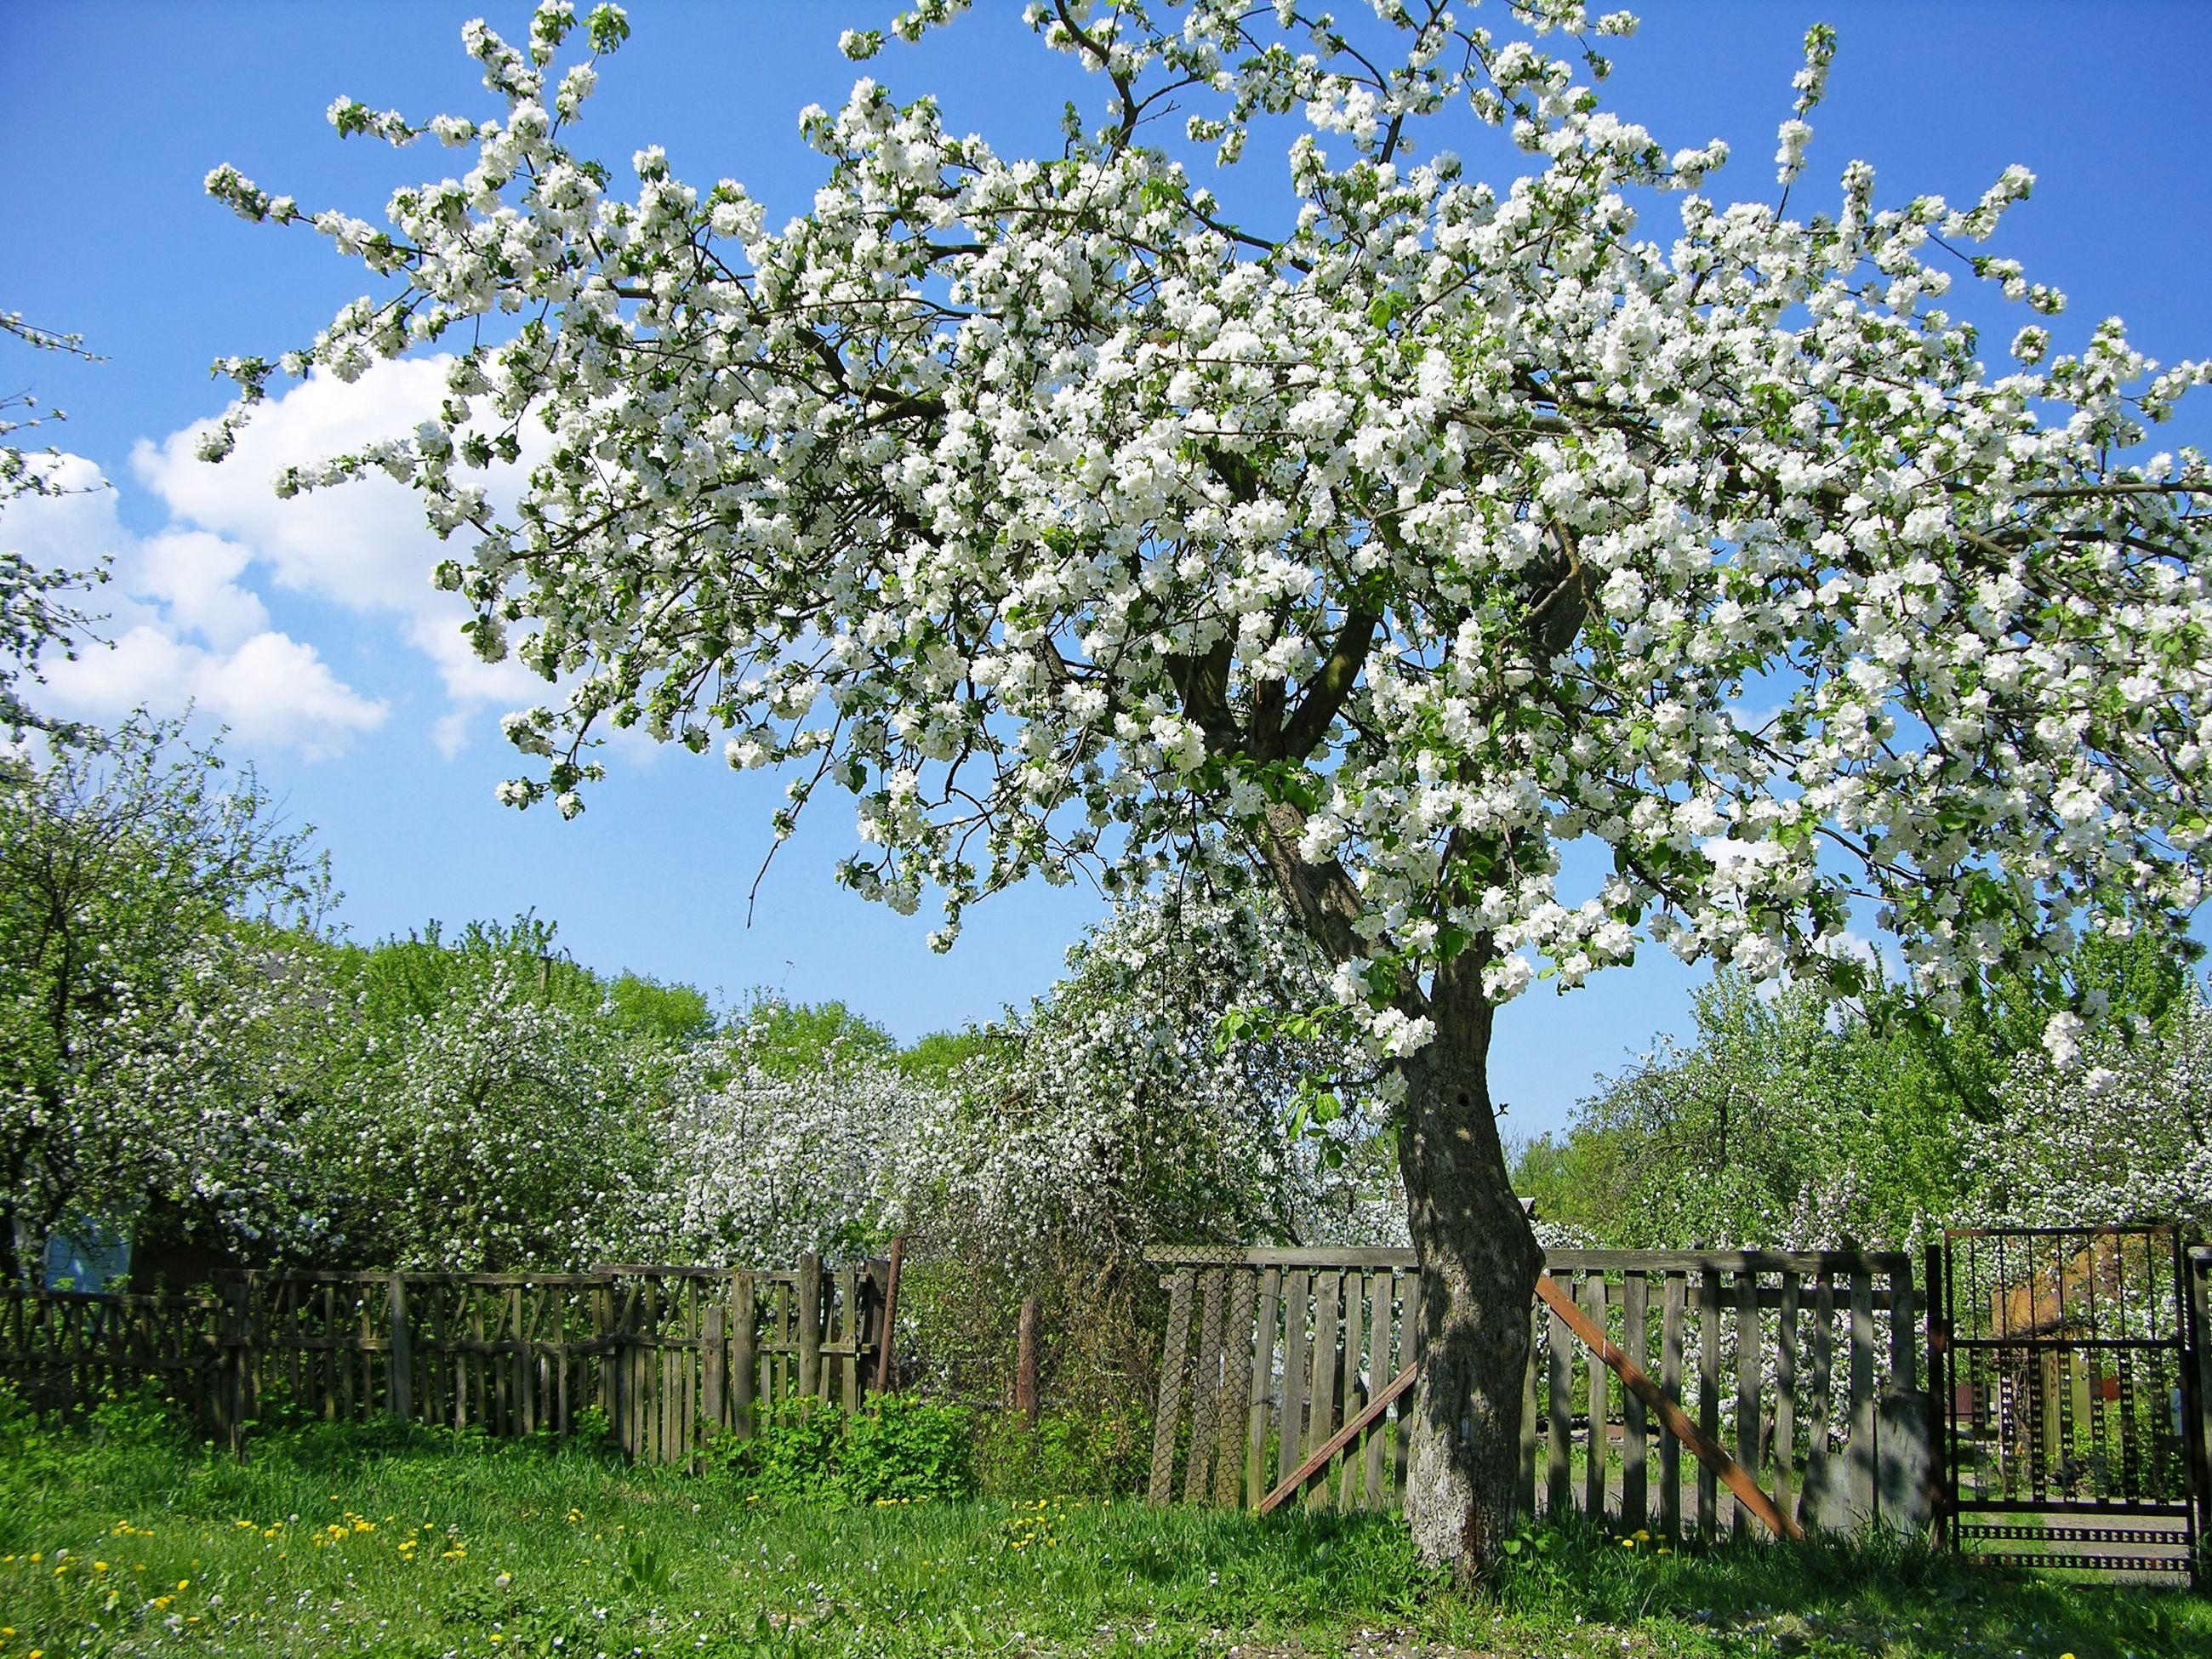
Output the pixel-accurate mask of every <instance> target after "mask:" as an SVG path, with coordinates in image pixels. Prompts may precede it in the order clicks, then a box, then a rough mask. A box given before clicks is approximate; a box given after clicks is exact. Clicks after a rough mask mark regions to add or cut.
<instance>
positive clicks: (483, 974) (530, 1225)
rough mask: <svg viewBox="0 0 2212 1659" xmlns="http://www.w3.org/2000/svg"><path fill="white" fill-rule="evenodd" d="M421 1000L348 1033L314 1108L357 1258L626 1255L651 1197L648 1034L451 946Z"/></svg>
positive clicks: (441, 1264)
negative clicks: (437, 979) (320, 1109)
mask: <svg viewBox="0 0 2212 1659" xmlns="http://www.w3.org/2000/svg"><path fill="white" fill-rule="evenodd" d="M459 966H460V971H459V973H458V974H457V975H455V976H453V978H451V979H450V980H448V981H447V983H446V984H445V986H444V987H443V994H442V996H441V1000H439V1002H438V1004H437V1006H435V1008H432V1009H430V1010H428V1011H427V1012H410V1013H407V1014H405V1015H404V1016H402V1017H400V1018H398V1019H397V1020H396V1021H394V1022H392V1023H389V1024H380V1025H378V1026H372V1027H370V1028H368V1030H367V1031H366V1032H365V1033H364V1038H365V1040H364V1041H363V1042H362V1043H361V1047H360V1051H359V1052H358V1053H357V1054H356V1058H355V1060H354V1064H353V1066H352V1069H351V1071H350V1073H349V1074H348V1075H346V1076H345V1077H344V1078H343V1080H342V1081H341V1082H340V1083H339V1084H338V1085H337V1087H336V1089H335V1091H334V1093H333V1097H332V1099H331V1103H330V1105H329V1107H328V1109H327V1110H326V1112H325V1125H326V1127H327V1130H328V1132H329V1136H330V1139H329V1142H328V1144H327V1146H326V1147H325V1155H326V1156H327V1157H328V1158H330V1159H331V1162H332V1173H333V1176H334V1185H335V1187H336V1189H337V1191H339V1192H341V1193H343V1194H347V1195H348V1196H349V1199H350V1200H351V1201H350V1204H349V1215H350V1220H351V1231H350V1235H349V1241H348V1254H349V1257H350V1258H351V1259H353V1260H355V1261H363V1262H374V1263H375V1264H376V1265H379V1266H389V1267H401V1268H416V1269H428V1270H439V1271H445V1272H457V1273H483V1272H501V1271H509V1270H513V1269H516V1268H521V1267H540V1268H547V1269H560V1268H567V1269H575V1268H581V1267H588V1266H590V1265H592V1263H594V1262H597V1261H605V1260H607V1259H609V1257H610V1256H613V1255H627V1254H628V1253H629V1252H628V1249H627V1248H626V1247H627V1246H628V1244H629V1241H630V1238H631V1237H632V1235H633V1232H634V1230H635V1225H636V1218H637V1217H638V1216H639V1215H640V1214H641V1213H642V1212H646V1211H647V1210H648V1208H649V1207H650V1206H651V1205H652V1203H653V1187H652V1181H653V1174H654V1160H653V1143H652V1139H651V1135H650V1120H649V1116H648V1113H649V1109H650V1106H651V1103H652V1101H653V1097H654V1093H655V1090H656V1087H657V1085H658V1083H659V1079H660V1078H661V1077H662V1076H663V1075H665V1072H666V1069H667V1065H668V1060H667V1058H666V1057H665V1054H663V1053H662V1052H661V1051H659V1049H658V1048H656V1047H655V1046H654V1045H653V1044H650V1043H648V1042H643V1041H641V1040H639V1039H637V1038H635V1037H634V1036H630V1035H629V1034H628V1033H625V1032H623V1030H620V1029H619V1028H617V1027H616V1026H615V1025H614V1024H613V1023H612V1022H611V1020H608V1019H605V1018H596V1017H593V1016H592V1015H590V1014H586V1013H583V1012H578V1011H577V1010H575V1009H574V1008H571V1007H568V1006H562V1004H561V1003H559V1002H557V1001H549V1000H544V999H543V997H542V995H541V994H540V993H539V991H538V985H537V983H536V981H537V978H538V974H537V972H536V971H535V970H536V968H537V964H536V963H530V962H526V961H519V960H518V959H517V955H516V953H514V952H512V951H503V952H494V953H486V954H483V955H481V956H477V957H469V956H465V955H464V956H462V957H460V961H459Z"/></svg>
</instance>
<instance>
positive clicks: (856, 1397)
mask: <svg viewBox="0 0 2212 1659" xmlns="http://www.w3.org/2000/svg"><path fill="white" fill-rule="evenodd" d="M837 1300H838V1302H839V1304H840V1306H841V1309H842V1313H843V1318H842V1322H841V1323H842V1328H843V1331H844V1341H845V1352H844V1353H843V1354H842V1356H841V1357H840V1358H839V1359H838V1361H837V1370H838V1379H839V1383H840V1385H841V1386H840V1395H841V1397H842V1399H843V1401H844V1405H845V1409H846V1410H847V1411H848V1412H856V1411H858V1410H860V1269H859V1268H858V1267H841V1268H839V1269H838V1271H837ZM1031 1386H1032V1388H1034V1386H1035V1378H1034V1377H1032V1378H1031ZM1032 1415H1034V1413H1032Z"/></svg>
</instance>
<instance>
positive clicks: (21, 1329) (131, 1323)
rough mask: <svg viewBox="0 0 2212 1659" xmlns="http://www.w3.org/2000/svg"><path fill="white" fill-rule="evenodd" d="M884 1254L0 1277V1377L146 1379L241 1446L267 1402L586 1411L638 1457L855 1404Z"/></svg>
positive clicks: (532, 1418)
mask: <svg viewBox="0 0 2212 1659" xmlns="http://www.w3.org/2000/svg"><path fill="white" fill-rule="evenodd" d="M888 1269H889V1264H888V1263H887V1262H883V1261H864V1262H857V1263H854V1264H851V1265H849V1266H845V1267H824V1266H823V1263H822V1261H820V1259H819V1258H818V1257H816V1256H812V1255H809V1256H805V1257H802V1258H801V1259H800V1261H799V1266H798V1267H795V1268H792V1269H789V1270H787V1271H776V1272H755V1271H747V1270H735V1269H723V1268H708V1267H607V1268H602V1269H599V1270H597V1271H594V1272H591V1273H225V1274H217V1275H216V1278H215V1280H214V1282H213V1284H212V1285H211V1287H210V1289H209V1290H208V1291H204V1292H194V1293H191V1294H182V1295H122V1294H105V1293H75V1292H69V1291H38V1290H28V1289H24V1288H21V1287H9V1288H7V1289H5V1290H4V1291H0V1378H4V1379H5V1380H6V1381H8V1382H9V1383H11V1384H12V1385H13V1386H15V1388H16V1389H18V1390H19V1391H21V1393H22V1394H24V1395H26V1396H27V1398H28V1399H29V1400H30V1401H33V1403H34V1404H37V1405H40V1406H42V1407H71V1406H76V1405H82V1404H87V1403H90V1402H94V1401H98V1400H100V1398H102V1397H104V1396H105V1395H106V1394H108V1393H109V1392H110V1391H112V1390H119V1389H127V1388H136V1387H137V1386H139V1385H140V1384H142V1383H144V1382H146V1381H148V1380H152V1381H155V1382H157V1383H159V1384H160V1385H161V1387H162V1389H164V1390H165V1392H167V1394H168V1395H171V1396H172V1397H173V1398H174V1399H176V1400H177V1401H179V1402H180V1403H181V1404H182V1405H183V1406H184V1407H185V1408H186V1409H187V1410H189V1411H190V1412H191V1413H192V1414H193V1416H194V1418H195V1419H197V1422H198V1423H199V1425H200V1426H201V1428H202V1429H203V1431H204V1432H206V1433H208V1434H210V1435H211V1436H214V1437H216V1438H219V1439H222V1440H225V1441H227V1442H228V1443H230V1444H231V1445H233V1446H234V1447H242V1446H243V1445H244V1443H245V1442H246V1438H247V1437H248V1436H249V1435H250V1433H251V1431H252V1427H253V1425H255V1424H256V1423H257V1422H258V1421H259V1420H261V1419H264V1417H265V1416H266V1415H268V1414H269V1413H271V1412H272V1411H273V1410H275V1409H276V1407H277V1406H278V1404H279V1402H281V1403H282V1405H283V1407H284V1409H286V1410H287V1411H289V1412H290V1413H304V1414H306V1415H307V1416H309V1417H314V1418H321V1419H327V1420H331V1421H355V1420H361V1419H368V1418H371V1417H378V1416H387V1417H392V1418H396V1419H404V1420H409V1421H414V1422H420V1423H424V1424H433V1425H441V1426H445V1427H450V1428H453V1429H459V1430H466V1429H471V1428H473V1429H477V1430H480V1431H483V1432H484V1433H486V1434H489V1435H495V1436H502V1437H505V1436H521V1435H529V1434H532V1433H535V1432H537V1431H540V1430H544V1431H549V1432H552V1433H556V1434H566V1433H568V1432H569V1431H572V1430H573V1429H574V1427H575V1426H576V1425H577V1423H578V1421H579V1419H580V1417H581V1415H582V1414H583V1413H585V1412H586V1410H590V1409H596V1410H597V1411H598V1412H599V1413H603V1414H604V1416H605V1421H606V1423H607V1425H608V1427H609V1429H610V1430H611V1432H612V1434H613V1436H614V1438H615V1441H616V1443H617V1445H619V1446H620V1447H621V1449H622V1450H623V1452H624V1453H625V1454H626V1455H629V1457H631V1458H634V1459H636V1460H638V1461H641V1462H663V1463H684V1462H689V1461H690V1460H691V1458H692V1457H693V1456H694V1455H696V1453H697V1452H698V1450H699V1449H700V1447H701V1446H702V1443H703V1442H704V1440H705V1439H706V1438H707V1437H710V1436H712V1435H714V1434H716V1433H723V1432H727V1433H732V1434H736V1435H738V1436H740V1437H745V1436H750V1434H751V1433H752V1431H753V1428H754V1425H755V1424H756V1423H757V1421H758V1419H759V1417H760V1414H761V1413H762V1412H763V1410H766V1409H768V1408H770V1407H775V1406H777V1405H780V1404H781V1403H783V1402H785V1401H793V1400H798V1399H803V1398H817V1399H823V1400H828V1401H834V1402H836V1403H839V1404H842V1405H843V1406H845V1407H848V1408H850V1407H854V1406H857V1405H858V1404H859V1403H860V1399H861V1397H862V1395H864V1394H865V1393H866V1392H867V1391H868V1389H870V1387H871V1385H872V1383H873V1382H874V1380H875V1377H876V1373H877V1364H878V1352H879V1351H880V1348H881V1345H882V1339H883V1334H884V1325H885V1322H886V1317H887V1314H888V1312H889V1308H888V1303H889V1291H890V1273H889V1271H888Z"/></svg>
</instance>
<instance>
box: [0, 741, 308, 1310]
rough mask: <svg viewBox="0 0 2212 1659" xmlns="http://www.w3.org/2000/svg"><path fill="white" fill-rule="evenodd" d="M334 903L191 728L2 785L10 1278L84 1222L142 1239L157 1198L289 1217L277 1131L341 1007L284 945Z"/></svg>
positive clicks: (1, 1107) (4, 1244) (3, 778)
mask: <svg viewBox="0 0 2212 1659" xmlns="http://www.w3.org/2000/svg"><path fill="white" fill-rule="evenodd" d="M329 898H330V887H329V877H328V872H327V870H326V868H325V863H324V860H323V859H322V857H321V856H320V855H319V854H317V853H315V852H314V850H313V844H312V841H311V839H310V832H309V831H307V830H306V829H288V828H286V827H285V826H284V825H283V823H282V821H281V820H280V819H279V818H278V817H277V814H276V808H275V805H274V804H273V803H272V802H271V801H270V799H269V797H268V795H267V794H266V793H264V792H263V790H262V789H261V787H260V786H259V784H258V781H256V780H255V778H254V775H253V772H252V768H251V767H247V768H243V769H239V770H237V771H235V772H234V771H231V770H230V769H228V767H227V765H226V763H225V762H224V760H223V757H222V753H221V751H220V750H219V748H218V746H217V745H216V744H215V743H212V742H210V743H208V744H202V745H197V746H195V745H193V744H190V743H188V742H186V741H185V738H184V737H183V735H182V732H181V726H180V724H179V723H177V722H164V721H157V720H147V719H145V718H143V717H139V718H136V719H133V720H130V721H128V722H126V723H125V725H124V726H122V727H120V728H119V729H118V730H117V731H116V732H112V733H110V734H106V735H105V736H100V737H97V738H92V739H89V740H88V741H87V742H86V743H85V744H82V745H81V746H69V747H64V748H61V749H58V750H55V751H54V752H53V753H52V755H51V757H48V758H47V759H46V760H45V761H44V762H43V763H41V762H38V761H33V760H31V759H27V758H21V757H19V758H16V759H14V760H11V761H9V763H6V765H5V766H4V767H0V1028H4V1029H0V1249H6V1251H7V1252H8V1257H7V1267H8V1271H9V1277H10V1278H15V1277H19V1276H20V1275H21V1273H23V1272H24V1271H25V1270H26V1268H27V1266H28V1264H29V1263H31V1262H32V1261H35V1260H37V1259H38V1256H39V1254H40V1252H42V1251H43V1249H44V1247H45V1243H46V1238H47V1237H48V1236H49V1235H50V1234H51V1233H52V1231H54V1230H55V1229H56V1228H57V1227H58V1226H59V1225H62V1224H64V1222H66V1221H70V1220H73V1219H81V1218H99V1219H100V1220H102V1221H105V1222H107V1223H109V1224H110V1225H129V1223H130V1222H131V1219H132V1218H134V1217H135V1216H137V1215H138V1214H139V1213H141V1212H143V1210H144V1208H145V1206H147V1205H148V1204H149V1202H152V1201H155V1200H168V1201H172V1202H175V1203H179V1204H182V1203H185V1202H187V1201H188V1200H194V1199H205V1200H210V1201H212V1202H213V1203H214V1204H215V1206H216V1209H217V1210H218V1211H225V1210H228V1211H229V1212H233V1213H234V1214H235V1215H237V1217H238V1218H239V1220H240V1225H245V1226H247V1227H249V1228H255V1227H261V1226H267V1225H275V1219H276V1218H279V1217H281V1216H282V1214H283V1212H286V1211H287V1210H289V1209H291V1208H293V1207H294V1206H292V1204H291V1199H292V1197H293V1196H294V1195H295V1194H293V1191H292V1188H291V1185H290V1182H289V1181H288V1180H286V1178H285V1177H284V1175H283V1171H284V1170H285V1165H286V1159H285V1158H284V1156H283V1146H284V1144H285V1138H286V1133H287V1132H286V1131H285V1130H284V1129H283V1127H281V1126H283V1125H284V1124H286V1123H288V1122H289V1121H290V1120H291V1119H292V1118H293V1117H294V1116H295V1115H296V1111H295V1105H294V1103H295V1101H296V1099H297V1098H298V1097H299V1091H301V1089H302V1088H303V1087H304V1086H305V1084H306V1081H307V1079H308V1078H309V1077H310V1076H312V1075H313V1074H314V1073H313V1066H314V1065H315V1063H316V1061H317V1060H319V1057H320V1054H321V1049H320V1046H319V1039H317V1038H316V1037H315V1036H313V1029H312V1028H313V1026H314V1025H315V1024H316V1022H317V1019H318V1018H319V1013H320V1012H321V1011H322V1010H323V1009H324V1008H325V1007H326V1006H328V1001H329V998H328V995H327V994H326V991H325V988H324V987H322V986H321V985H320V984H319V981H317V980H316V978H315V976H314V975H313V974H312V972H311V971H310V970H309V969H304V968H302V967H301V966H299V965H297V964H295V963H293V961H292V960H291V957H290V956H289V952H288V951H286V949H285V948H284V947H283V944H282V940H283V938H284V937H285V936H286V935H288V934H289V933H294V932H295V931H297V930H301V929H307V930H313V928H314V927H317V926H319V923H320V921H321V917H322V915H323V912H324V909H325V906H326V905H327V903H328V902H329ZM248 1164H251V1165H252V1170H253V1173H248V1171H247V1166H248ZM295 1173H296V1171H295ZM270 1182H279V1183H280V1184H279V1185H278V1186H277V1187H276V1188H275V1189H273V1190H272V1188H271V1187H270ZM241 1206H244V1208H241ZM297 1208H298V1211H299V1213H298V1216H297V1218H296V1219H297V1225H299V1226H301V1227H302V1228H309V1229H312V1228H313V1226H314V1225H316V1221H315V1218H314V1216H313V1211H312V1206H304V1205H302V1206H297ZM248 1212H251V1215H252V1218H250V1219H249V1218H248Z"/></svg>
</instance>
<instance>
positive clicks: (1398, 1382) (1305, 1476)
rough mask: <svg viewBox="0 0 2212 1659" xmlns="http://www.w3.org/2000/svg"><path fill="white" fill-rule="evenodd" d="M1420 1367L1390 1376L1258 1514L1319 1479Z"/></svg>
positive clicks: (1269, 1496) (1289, 1476)
mask: <svg viewBox="0 0 2212 1659" xmlns="http://www.w3.org/2000/svg"><path fill="white" fill-rule="evenodd" d="M1420 1369H1421V1368H1420V1366H1419V1364H1411V1365H1408V1366H1407V1367H1406V1369H1405V1370H1402V1371H1400V1372H1399V1373H1398V1374H1397V1376H1394V1377H1392V1378H1391V1379H1390V1381H1389V1385H1388V1386H1387V1387H1385V1388H1384V1389H1383V1392H1382V1393H1380V1394H1378V1395H1376V1396H1375V1398H1373V1399H1372V1400H1370V1401H1368V1402H1367V1403H1366V1405H1364V1406H1363V1407H1360V1410H1359V1414H1358V1416H1357V1417H1354V1418H1353V1419H1352V1420H1351V1421H1350V1422H1348V1423H1346V1425H1344V1426H1343V1427H1342V1428H1340V1429H1339V1430H1338V1431H1336V1432H1335V1433H1334V1434H1333V1435H1331V1436H1329V1437H1328V1440H1327V1441H1326V1442H1324V1443H1322V1446H1321V1447H1320V1448H1319V1449H1317V1450H1316V1451H1315V1453H1314V1454H1313V1455H1311V1456H1310V1457H1309V1458H1307V1459H1306V1461H1305V1462H1303V1463H1301V1464H1299V1465H1298V1466H1297V1468H1295V1469H1292V1470H1291V1472H1290V1473H1289V1474H1286V1475H1285V1476H1284V1477H1283V1483H1282V1485H1280V1486H1277V1487H1276V1488H1275V1489H1274V1491H1273V1492H1269V1493H1268V1494H1267V1496H1266V1497H1265V1498H1261V1500H1260V1513H1261V1514H1262V1515H1267V1514H1270V1513H1272V1512H1273V1510H1276V1509H1278V1508H1279V1507H1280V1506H1281V1505H1282V1504H1284V1503H1285V1501H1286V1500H1288V1499H1289V1498H1291V1497H1293V1496H1295V1495H1296V1494H1297V1493H1298V1492H1303V1491H1304V1489H1305V1488H1306V1487H1308V1486H1311V1485H1312V1484H1313V1483H1314V1482H1315V1481H1316V1480H1318V1479H1319V1478H1320V1477H1321V1474H1322V1471H1324V1470H1325V1469H1327V1468H1328V1465H1329V1462H1330V1460H1331V1459H1333V1458H1334V1457H1335V1455H1337V1453H1339V1452H1340V1451H1342V1450H1343V1449H1345V1448H1346V1446H1348V1445H1350V1444H1351V1443H1352V1442H1353V1441H1354V1440H1357V1439H1358V1437H1359V1436H1360V1435H1361V1433H1362V1432H1363V1431H1365V1430H1366V1429H1367V1428H1368V1427H1369V1425H1371V1424H1373V1423H1375V1422H1376V1421H1377V1420H1378V1419H1380V1418H1381V1417H1382V1415H1383V1413H1384V1412H1386V1411H1388V1410H1389V1407H1390V1402H1391V1401H1394V1400H1395V1399H1396V1398H1397V1397H1398V1396H1399V1395H1401V1394H1403V1393H1405V1392H1406V1390H1407V1389H1410V1388H1412V1387H1413V1378H1414V1377H1415V1376H1419V1373H1420Z"/></svg>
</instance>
